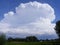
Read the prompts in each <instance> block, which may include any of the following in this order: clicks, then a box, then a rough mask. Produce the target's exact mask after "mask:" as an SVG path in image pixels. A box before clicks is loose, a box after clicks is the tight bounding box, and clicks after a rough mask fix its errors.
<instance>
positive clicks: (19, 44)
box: [7, 42, 60, 45]
mask: <svg viewBox="0 0 60 45" xmlns="http://www.w3.org/2000/svg"><path fill="white" fill-rule="evenodd" d="M7 45H60V43H58V42H8V43H7Z"/></svg>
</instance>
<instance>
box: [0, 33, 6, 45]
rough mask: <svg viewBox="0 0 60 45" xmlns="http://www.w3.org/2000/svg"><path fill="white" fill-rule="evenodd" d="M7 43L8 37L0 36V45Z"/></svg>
mask: <svg viewBox="0 0 60 45" xmlns="http://www.w3.org/2000/svg"><path fill="white" fill-rule="evenodd" d="M5 43H6V37H5V35H4V34H1V35H0V45H5Z"/></svg>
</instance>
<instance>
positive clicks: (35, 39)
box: [26, 36, 38, 42]
mask: <svg viewBox="0 0 60 45" xmlns="http://www.w3.org/2000/svg"><path fill="white" fill-rule="evenodd" d="M26 40H27V41H28V42H31V41H33V42H34V41H38V39H37V38H36V37H35V36H28V37H26Z"/></svg>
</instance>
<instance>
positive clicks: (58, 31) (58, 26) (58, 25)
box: [55, 21, 60, 38]
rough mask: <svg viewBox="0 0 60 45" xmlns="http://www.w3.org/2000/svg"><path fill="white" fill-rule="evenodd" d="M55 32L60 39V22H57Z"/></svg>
mask: <svg viewBox="0 0 60 45" xmlns="http://www.w3.org/2000/svg"><path fill="white" fill-rule="evenodd" d="M55 30H56V33H57V34H58V36H59V38H60V21H57V22H56V26H55Z"/></svg>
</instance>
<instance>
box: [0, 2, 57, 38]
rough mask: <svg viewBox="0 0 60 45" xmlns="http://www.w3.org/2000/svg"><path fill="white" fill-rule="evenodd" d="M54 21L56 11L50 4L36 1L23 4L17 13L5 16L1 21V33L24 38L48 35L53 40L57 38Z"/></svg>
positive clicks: (17, 9) (9, 13)
mask: <svg viewBox="0 0 60 45" xmlns="http://www.w3.org/2000/svg"><path fill="white" fill-rule="evenodd" d="M54 19H55V14H54V9H53V8H52V7H51V6H50V5H49V4H46V3H40V2H36V1H34V2H29V3H21V4H20V5H19V6H18V7H16V13H14V12H13V11H10V12H8V13H5V14H4V18H3V20H1V21H0V25H1V26H0V28H1V30H0V31H2V32H5V33H6V34H7V33H8V32H10V33H12V35H14V34H19V35H20V36H21V35H22V37H24V36H27V34H28V35H44V34H46V35H48V36H51V38H57V34H56V32H55V30H54V26H55V24H53V23H52V21H54ZM8 34H9V33H8ZM12 35H11V36H12ZM53 35H54V36H55V37H54V36H53ZM16 36H17V35H16ZM43 37H44V36H43ZM45 37H46V36H45Z"/></svg>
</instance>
